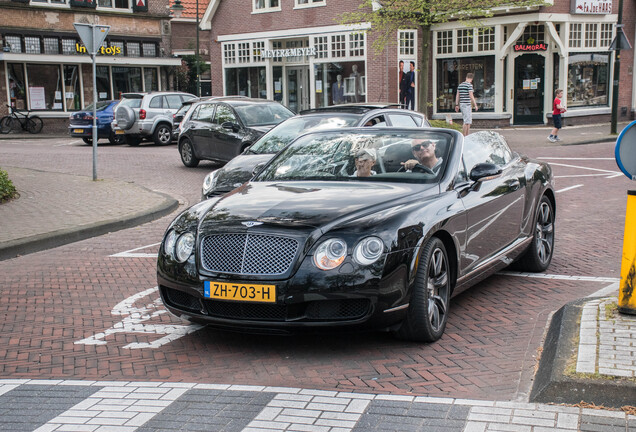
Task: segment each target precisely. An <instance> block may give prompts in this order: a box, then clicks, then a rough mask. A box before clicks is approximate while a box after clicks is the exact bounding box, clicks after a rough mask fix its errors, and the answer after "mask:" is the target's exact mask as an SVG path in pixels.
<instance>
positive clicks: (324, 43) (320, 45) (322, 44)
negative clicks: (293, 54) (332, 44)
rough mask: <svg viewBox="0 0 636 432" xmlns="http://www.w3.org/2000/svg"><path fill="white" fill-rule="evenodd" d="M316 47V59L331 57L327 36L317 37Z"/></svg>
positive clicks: (315, 39)
mask: <svg viewBox="0 0 636 432" xmlns="http://www.w3.org/2000/svg"><path fill="white" fill-rule="evenodd" d="M314 47H316V58H327V56H328V55H329V42H328V39H327V36H318V37H315V38H314Z"/></svg>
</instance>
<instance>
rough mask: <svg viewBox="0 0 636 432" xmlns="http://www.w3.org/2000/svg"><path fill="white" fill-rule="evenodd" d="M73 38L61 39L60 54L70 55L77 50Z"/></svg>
mask: <svg viewBox="0 0 636 432" xmlns="http://www.w3.org/2000/svg"><path fill="white" fill-rule="evenodd" d="M76 43H77V41H76V40H75V39H62V54H65V55H71V54H75V53H76V52H77V47H76V46H75V44H76Z"/></svg>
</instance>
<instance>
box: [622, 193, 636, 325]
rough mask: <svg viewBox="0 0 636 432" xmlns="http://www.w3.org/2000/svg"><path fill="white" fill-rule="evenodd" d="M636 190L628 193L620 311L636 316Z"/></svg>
mask: <svg viewBox="0 0 636 432" xmlns="http://www.w3.org/2000/svg"><path fill="white" fill-rule="evenodd" d="M635 286H636V190H630V191H627V211H626V212H625V234H624V235H623V258H622V260H621V281H620V288H619V290H618V311H619V312H621V313H625V314H631V315H636V293H634V288H635Z"/></svg>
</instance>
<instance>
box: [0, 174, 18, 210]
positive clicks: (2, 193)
mask: <svg viewBox="0 0 636 432" xmlns="http://www.w3.org/2000/svg"><path fill="white" fill-rule="evenodd" d="M17 193H18V191H17V190H16V189H15V186H13V183H11V180H10V179H9V175H8V174H7V172H6V171H3V170H1V169H0V203H1V202H4V201H8V200H10V199H11V198H14V197H15V196H16V195H17Z"/></svg>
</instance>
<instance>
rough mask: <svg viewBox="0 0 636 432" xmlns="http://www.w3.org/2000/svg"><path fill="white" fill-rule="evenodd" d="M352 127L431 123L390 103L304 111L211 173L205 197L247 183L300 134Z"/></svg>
mask: <svg viewBox="0 0 636 432" xmlns="http://www.w3.org/2000/svg"><path fill="white" fill-rule="evenodd" d="M353 126H374V127H430V123H429V122H428V120H426V117H425V116H424V114H421V113H418V112H415V111H407V110H403V109H397V106H394V105H388V104H350V105H335V106H331V107H325V108H318V109H312V110H306V111H302V112H301V113H300V115H298V116H296V117H292V118H290V119H287V120H285V121H284V122H282V123H280V124H278V125H277V126H276V127H274V128H272V129H271V130H270V131H269V132H267V133H266V134H265V135H263V136H262V137H261V138H260V139H259V140H258V141H256V142H255V143H254V144H252V145H251V146H250V147H249V148H247V149H246V150H245V151H244V152H243V153H242V154H240V155H239V156H237V157H235V158H234V159H232V160H231V161H229V162H228V163H227V164H226V165H225V166H224V167H222V168H219V169H217V170H215V171H212V172H211V173H209V174H208V175H207V176H206V177H205V179H204V181H203V188H202V199H206V198H210V197H212V196H214V195H220V194H224V193H226V192H229V191H231V190H232V189H234V188H236V187H238V186H240V185H241V184H243V183H245V182H246V181H248V180H249V179H250V178H251V177H252V174H253V172H254V170H255V168H256V167H257V166H258V165H260V164H264V163H265V162H267V161H269V160H270V159H271V158H272V157H273V156H274V155H275V154H276V153H278V152H279V151H280V150H282V149H283V148H284V147H285V146H286V145H287V144H289V143H290V142H291V141H292V140H293V139H294V138H296V137H298V136H299V135H300V134H303V133H307V132H310V131H314V130H321V129H322V130H324V129H329V128H332V129H335V128H341V127H353Z"/></svg>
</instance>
